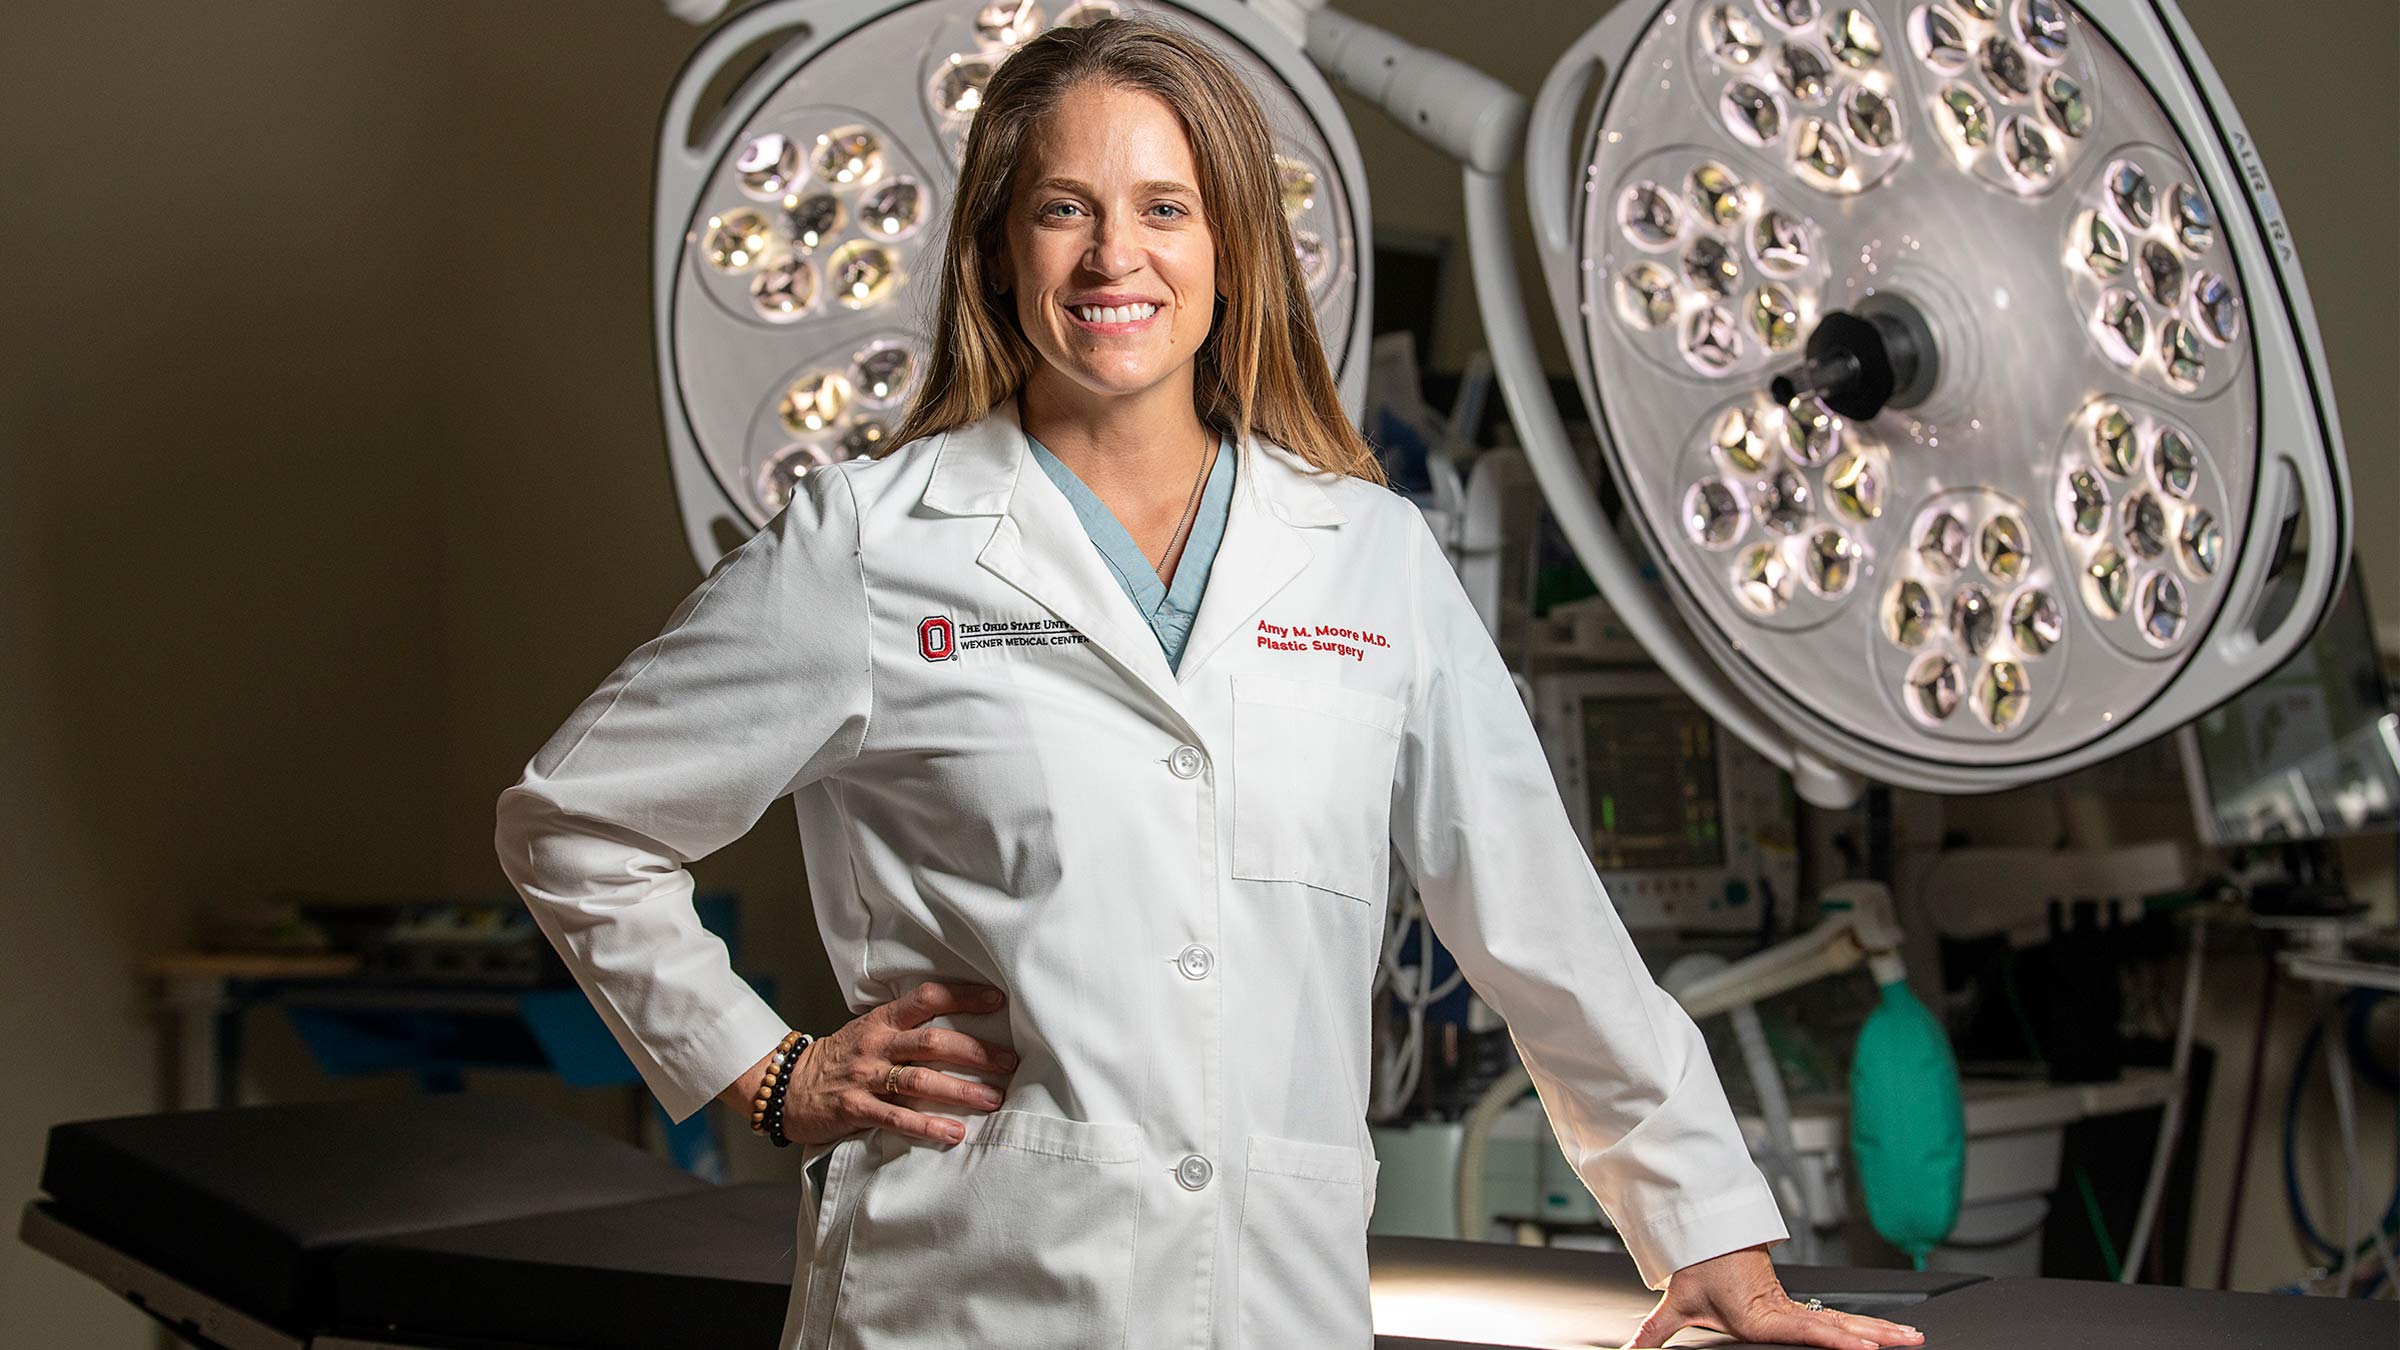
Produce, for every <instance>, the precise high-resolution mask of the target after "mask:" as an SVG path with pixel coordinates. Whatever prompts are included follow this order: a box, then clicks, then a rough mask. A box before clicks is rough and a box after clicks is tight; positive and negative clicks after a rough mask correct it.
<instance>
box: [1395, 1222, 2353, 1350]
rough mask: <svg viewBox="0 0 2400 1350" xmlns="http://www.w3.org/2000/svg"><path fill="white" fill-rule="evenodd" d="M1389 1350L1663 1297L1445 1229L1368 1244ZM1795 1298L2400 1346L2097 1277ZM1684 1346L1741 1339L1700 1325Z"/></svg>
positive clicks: (2336, 1326)
mask: <svg viewBox="0 0 2400 1350" xmlns="http://www.w3.org/2000/svg"><path fill="white" fill-rule="evenodd" d="M1367 1252H1368V1264H1369V1266H1370V1268H1371V1272H1372V1273H1371V1280H1372V1283H1373V1297H1374V1305H1375V1345H1376V1350H1482V1348H1483V1347H1493V1346H1500V1347H1509V1350H1567V1348H1568V1347H1574V1348H1575V1350H1588V1348H1589V1347H1596V1346H1617V1345H1622V1344H1624V1342H1625V1340H1626V1338H1628V1337H1630V1336H1631V1335H1632V1334H1633V1329H1634V1327H1635V1326H1637V1325H1638V1324H1639V1323H1640V1322H1641V1320H1642V1316H1643V1314H1645V1313H1647V1312H1648V1311H1649V1309H1650V1305H1651V1303H1652V1302H1653V1300H1654V1298H1655V1296H1654V1295H1653V1294H1651V1292H1650V1291H1649V1290H1647V1289H1645V1288H1643V1287H1642V1282H1641V1279H1640V1277H1639V1276H1637V1275H1636V1274H1635V1273H1634V1268H1633V1262H1632V1260H1631V1259H1629V1258H1627V1257H1623V1256H1617V1255H1611V1254H1607V1253H1602V1252H1588V1251H1576V1250H1569V1249H1563V1248H1548V1247H1514V1246H1509V1245H1507V1244H1505V1243H1496V1242H1458V1241H1452V1240H1448V1239H1442V1238H1404V1237H1372V1238H1369V1239H1368V1244H1367ZM1780 1273H1781V1274H1782V1277H1783V1281H1784V1286H1785V1287H1786V1288H1787V1289H1789V1290H1790V1291H1791V1293H1792V1294H1793V1296H1794V1297H1796V1298H1810V1297H1816V1298H1822V1299H1824V1300H1825V1302H1826V1304H1827V1305H1828V1306H1830V1307H1836V1308H1841V1309H1844V1310H1846V1311H1849V1312H1857V1313H1865V1314H1867V1315H1869V1316H1874V1317H1883V1318H1888V1319H1890V1320H1892V1321H1895V1322H1900V1323H1903V1324H1905V1325H1908V1326H1913V1327H1916V1328H1917V1329H1918V1330H1920V1331H1923V1332H1924V1333H1925V1347H1926V1350H2002V1347H2006V1350H2030V1348H2032V1347H2042V1348H2044V1350H2048V1348H2049V1347H2072V1346H2095V1347H2102V1346H2104V1347H2108V1350H2210V1348H2212V1347H2222V1348H2223V1350H2236V1348H2237V1347H2238V1348H2239V1350H2254V1348H2255V1347H2260V1346H2294V1347H2298V1346H2307V1347H2310V1350H2342V1348H2343V1347H2349V1346H2359V1347H2369V1348H2371V1350H2391V1348H2392V1347H2393V1346H2395V1345H2400V1304H2393V1303H2383V1302H2369V1301H2366V1300H2361V1299H2335V1298H2297V1297H2289V1296H2283V1295H2270V1294H2226V1293H2217V1292H2214V1291H2210V1290H2199V1289H2169V1288H2161V1287H2157V1286H2152V1285H2132V1286H2127V1285H2115V1284H2106V1283H2101V1282H2097V1281H2091V1280H2038V1279H1999V1280H1989V1279H1984V1278H1983V1277H1981V1276H1976V1275H1965V1274H1950V1273H1945V1272H1942V1271H1925V1272H1916V1271H1906V1270H1851V1269H1843V1268H1836V1267H1808V1266H1786V1267H1782V1268H1781V1272H1780ZM1673 1344H1675V1345H1678V1346H1685V1345H1708V1346H1726V1345H1734V1344H1737V1343H1736V1342H1733V1341H1731V1340H1729V1339H1728V1338H1726V1337H1724V1336H1720V1335H1716V1334H1713V1333H1708V1332H1697V1331H1686V1332H1684V1333H1682V1334H1681V1335H1679V1336H1677V1337H1676V1338H1675V1340H1674V1342H1673Z"/></svg>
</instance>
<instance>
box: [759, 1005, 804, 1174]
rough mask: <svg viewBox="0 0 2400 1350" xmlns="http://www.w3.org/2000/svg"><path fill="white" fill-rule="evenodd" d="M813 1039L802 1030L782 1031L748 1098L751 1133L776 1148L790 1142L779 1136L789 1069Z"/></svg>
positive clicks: (781, 1133)
mask: <svg viewBox="0 0 2400 1350" xmlns="http://www.w3.org/2000/svg"><path fill="white" fill-rule="evenodd" d="M815 1039H816V1038H815V1037H814V1036H811V1035H809V1034H808V1033H807V1032H805V1031H792V1032H786V1033H785V1034H784V1037H783V1040H782V1041H780V1042H778V1043H777V1045H776V1046H775V1051H774V1053H773V1054H771V1055H770V1056H768V1059H767V1071H766V1076H765V1077H763V1078H761V1079H759V1082H758V1092H757V1094H756V1095H754V1096H753V1097H752V1098H751V1099H750V1130H751V1132H752V1133H754V1134H763V1135H765V1136H766V1137H767V1138H768V1140H770V1141H771V1142H772V1143H773V1144H774V1145H775V1147H777V1148H789V1147H791V1143H792V1141H791V1140H789V1139H786V1138H784V1137H783V1094H784V1091H785V1089H787V1088H788V1087H790V1086H791V1081H792V1066H793V1065H794V1064H796V1063H798V1062H799V1060H800V1052H801V1050H803V1049H805V1048H806V1047H807V1046H808V1043H809V1042H810V1041H813V1040H815Z"/></svg>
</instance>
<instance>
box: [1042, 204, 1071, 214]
mask: <svg viewBox="0 0 2400 1350" xmlns="http://www.w3.org/2000/svg"><path fill="white" fill-rule="evenodd" d="M1062 206H1064V207H1068V208H1070V209H1080V208H1076V207H1075V203H1073V202H1052V203H1050V204H1049V205H1048V206H1045V207H1043V208H1042V214H1043V215H1044V216H1049V215H1050V213H1051V212H1052V211H1055V210H1057V209H1058V208H1059V207H1062Z"/></svg>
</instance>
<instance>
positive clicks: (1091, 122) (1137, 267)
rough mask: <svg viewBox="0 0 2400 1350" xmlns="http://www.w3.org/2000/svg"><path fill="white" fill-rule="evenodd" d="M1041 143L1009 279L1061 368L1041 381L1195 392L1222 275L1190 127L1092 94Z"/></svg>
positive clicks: (1151, 97) (1069, 103) (1015, 221)
mask: <svg viewBox="0 0 2400 1350" xmlns="http://www.w3.org/2000/svg"><path fill="white" fill-rule="evenodd" d="M1032 139H1033V144H1032V146H1031V147H1030V148H1029V149H1028V151H1027V153H1026V155H1025V158H1024V161H1023V162H1022V163H1021V164H1020V165H1019V167H1018V170H1017V179H1016V186H1015V191H1014V196H1013V197H1012V199H1011V200H1010V203H1009V208H1008V220H1007V236H1008V256H1007V258H1006V259H1004V260H999V266H998V268H997V269H996V273H997V276H998V278H999V281H1000V284H1002V285H1005V286H1007V287H1008V288H1010V289H1011V290H1012V291H1013V292H1014V293H1015V295H1016V301H1017V320H1018V322H1019V323H1020V324H1022V325H1023V327H1024V330H1025V336H1026V337H1027V338H1028V339H1029V340H1031V342H1032V343H1033V345H1034V348H1035V350H1037V351H1039V352H1040V353H1041V354H1042V357H1043V359H1044V360H1045V361H1046V362H1047V363H1048V365H1049V367H1050V370H1049V371H1047V372H1037V373H1036V375H1035V378H1036V379H1037V380H1038V379H1042V378H1044V376H1045V375H1051V376H1064V377H1065V378H1066V379H1069V380H1072V381H1073V382H1074V383H1075V384H1076V385H1078V386H1081V387H1082V388H1083V389H1084V390H1086V391H1088V392H1089V393H1090V394H1091V395H1093V396H1096V397H1100V398H1118V397H1123V396H1125V395H1129V394H1138V393H1141V392H1142V391H1144V390H1147V389H1150V388H1152V387H1154V386H1156V385H1158V384H1159V383H1160V382H1161V381H1164V380H1168V379H1171V378H1174V377H1176V376H1178V375H1181V376H1183V377H1184V378H1185V379H1186V380H1187V381H1188V379H1189V377H1190V373H1191V364H1192V360H1193V357H1194V356H1195V355H1196V354H1197V353H1198V352H1199V350H1200V344H1201V343H1202V342H1204V341H1206V340H1207V338H1208V330H1209V325H1210V323H1211V321H1212V319H1213V315H1214V310H1213V303H1214V301H1215V299H1216V284H1217V283H1216V276H1217V266H1216V242H1215V239H1214V238H1213V236H1212V235H1211V233H1210V231H1209V226H1208V220H1207V218H1206V217H1205V216H1203V215H1202V214H1201V209H1200V187H1199V183H1200V178H1199V174H1198V172H1197V171H1196V170H1195V169H1194V167H1193V164H1192V147H1191V144H1190V143H1189V142H1188V141H1187V140H1186V139H1185V138H1184V134H1183V126H1182V124H1181V123H1179V122H1178V121H1177V120H1176V118H1175V114H1174V113H1173V112H1172V111H1170V110H1169V109H1168V107H1167V105H1166V103H1165V102H1163V101H1162V100H1160V99H1159V98H1158V96H1157V95H1155V94H1149V93H1144V92H1142V91H1139V90H1132V89H1121V88H1115V87H1110V86H1102V85H1084V86H1081V87H1079V88H1076V89H1073V90H1070V91H1068V93H1067V96H1066V98H1065V99H1064V100H1063V101H1061V102H1060V104H1059V107H1058V111H1057V112H1056V113H1054V114H1053V115H1052V116H1051V118H1050V120H1049V122H1048V123H1047V124H1046V125H1045V126H1044V127H1043V128H1042V129H1041V131H1040V133H1039V134H1038V135H1037V136H1035V137H1034V138H1032ZM1061 392H1071V391H1064V390H1062V391H1061Z"/></svg>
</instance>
